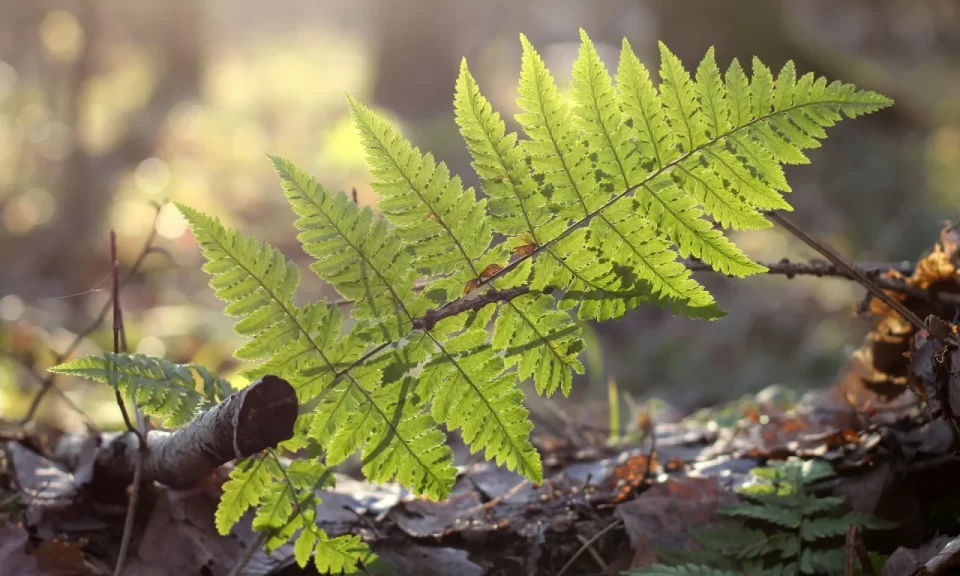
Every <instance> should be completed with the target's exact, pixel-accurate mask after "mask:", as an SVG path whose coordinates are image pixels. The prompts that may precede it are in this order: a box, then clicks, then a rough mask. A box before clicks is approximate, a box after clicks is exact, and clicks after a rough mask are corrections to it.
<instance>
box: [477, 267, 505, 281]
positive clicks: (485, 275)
mask: <svg viewBox="0 0 960 576" xmlns="http://www.w3.org/2000/svg"><path fill="white" fill-rule="evenodd" d="M501 270H503V266H501V265H499V264H489V265H487V267H486V268H484V269H483V271H482V272H480V279H481V280H487V279H489V278H492V277H493V276H494V275H496V274H497V272H500V271H501Z"/></svg>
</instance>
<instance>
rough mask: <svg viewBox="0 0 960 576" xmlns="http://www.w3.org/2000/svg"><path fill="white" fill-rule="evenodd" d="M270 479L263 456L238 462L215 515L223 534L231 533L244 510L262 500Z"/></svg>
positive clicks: (219, 529) (226, 483)
mask: <svg viewBox="0 0 960 576" xmlns="http://www.w3.org/2000/svg"><path fill="white" fill-rule="evenodd" d="M270 480H271V477H270V472H269V470H268V469H267V466H266V460H265V459H263V458H257V457H254V458H247V459H245V460H241V461H239V462H237V463H236V465H235V466H234V468H233V470H232V471H231V472H230V479H229V480H227V481H226V482H225V483H224V484H223V496H221V497H220V503H219V504H217V512H216V514H215V516H214V517H215V522H216V525H217V531H218V532H220V534H221V535H226V534H229V533H230V528H231V527H232V526H233V525H234V524H236V523H237V522H238V521H239V520H240V517H241V516H243V514H244V512H246V511H247V509H249V508H251V507H253V506H256V505H257V504H258V503H259V502H260V499H261V498H262V497H263V494H264V492H266V489H267V485H268V483H269V482H270Z"/></svg>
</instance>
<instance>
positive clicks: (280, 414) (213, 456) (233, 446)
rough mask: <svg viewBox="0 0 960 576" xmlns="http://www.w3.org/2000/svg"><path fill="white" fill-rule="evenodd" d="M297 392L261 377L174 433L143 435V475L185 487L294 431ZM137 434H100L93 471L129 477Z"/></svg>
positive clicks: (148, 479)
mask: <svg viewBox="0 0 960 576" xmlns="http://www.w3.org/2000/svg"><path fill="white" fill-rule="evenodd" d="M297 414H298V404H297V394H296V392H295V391H294V389H293V387H292V386H290V384H289V383H288V382H287V381H286V380H284V379H283V378H279V377H277V376H272V375H269V376H264V377H263V378H261V379H260V380H257V381H256V382H254V383H252V384H250V385H249V386H248V387H246V388H244V389H243V390H240V391H239V392H237V393H235V394H233V395H231V396H229V397H228V398H226V399H225V400H224V401H223V402H221V403H220V404H217V405H216V406H214V407H213V408H211V409H210V410H208V411H206V412H204V413H203V414H201V415H200V416H198V417H197V418H196V419H195V420H193V421H192V422H190V423H189V424H187V425H186V426H184V427H183V428H180V429H179V430H176V431H173V432H164V431H158V430H154V431H151V432H150V433H149V434H148V435H147V448H148V453H147V456H146V460H145V461H144V465H143V480H144V481H145V482H151V481H156V482H159V483H161V484H165V485H167V486H169V487H171V488H187V487H189V486H192V485H193V484H195V483H196V482H198V481H199V480H201V479H202V478H204V477H205V476H207V475H209V474H210V473H211V472H213V470H215V469H216V468H217V467H218V466H220V465H222V464H225V463H227V462H229V461H231V460H235V459H237V458H244V457H247V456H251V455H253V454H256V453H258V452H261V451H263V450H266V449H267V448H273V447H275V446H276V445H277V444H279V443H280V442H283V441H284V440H288V439H289V438H291V437H292V436H293V426H294V423H295V422H296V419H297ZM137 450H138V446H137V438H136V436H135V435H133V434H132V433H129V432H125V433H122V434H117V435H115V436H113V437H109V438H104V444H103V446H102V447H101V449H100V453H99V455H98V457H97V465H96V467H97V475H100V474H104V475H107V476H112V477H120V478H133V472H134V469H135V467H136V463H137V458H138V455H137Z"/></svg>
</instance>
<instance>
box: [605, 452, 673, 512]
mask: <svg viewBox="0 0 960 576" xmlns="http://www.w3.org/2000/svg"><path fill="white" fill-rule="evenodd" d="M651 458H652V461H651ZM681 464H682V463H681ZM657 467H659V464H658V463H657V454H656V452H654V453H653V455H652V456H647V455H646V454H638V455H636V456H631V457H629V458H627V460H626V462H624V463H623V464H621V465H619V466H617V467H616V469H615V470H614V471H613V475H612V476H611V481H612V484H613V487H614V488H617V495H616V496H614V498H613V501H614V502H623V501H624V500H626V499H627V498H629V497H630V495H631V494H632V493H633V491H634V490H636V489H637V488H639V487H640V485H641V484H643V481H644V479H645V478H646V474H647V472H648V471H649V472H650V473H653V472H654V470H656V469H657Z"/></svg>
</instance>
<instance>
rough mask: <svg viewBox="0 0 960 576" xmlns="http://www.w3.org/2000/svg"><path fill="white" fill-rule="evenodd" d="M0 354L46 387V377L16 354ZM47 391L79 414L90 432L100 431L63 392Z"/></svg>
mask: <svg viewBox="0 0 960 576" xmlns="http://www.w3.org/2000/svg"><path fill="white" fill-rule="evenodd" d="M0 354H3V355H4V356H7V357H8V358H10V359H12V360H13V361H14V362H16V363H18V364H20V365H21V366H22V367H23V368H24V370H26V371H27V374H30V376H32V377H33V378H34V379H35V380H36V381H37V382H39V383H40V385H41V386H44V385H46V382H47V378H48V377H45V376H43V375H42V374H40V372H38V371H37V369H36V368H35V367H34V366H32V365H30V364H29V363H28V362H27V361H26V360H24V359H23V358H21V357H19V356H17V355H16V354H14V353H13V352H11V351H9V350H0ZM51 374H52V373H51ZM49 389H50V390H52V391H53V393H54V394H56V395H58V396H60V399H61V400H63V402H64V404H66V405H67V407H69V408H70V409H71V410H73V411H74V412H76V413H77V414H79V415H80V416H81V417H82V418H83V419H84V420H85V421H86V424H87V428H89V429H90V430H91V431H93V432H95V433H98V432H99V431H100V430H99V428H98V427H97V425H96V423H95V422H94V421H93V418H91V417H90V415H89V414H87V413H86V412H84V411H83V408H81V407H80V405H79V404H77V403H76V402H74V401H73V400H72V399H71V398H70V397H69V396H67V394H66V393H65V392H64V391H63V390H61V389H59V388H57V387H56V386H51V387H50V388H49ZM35 400H36V396H35V397H34V401H35Z"/></svg>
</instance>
